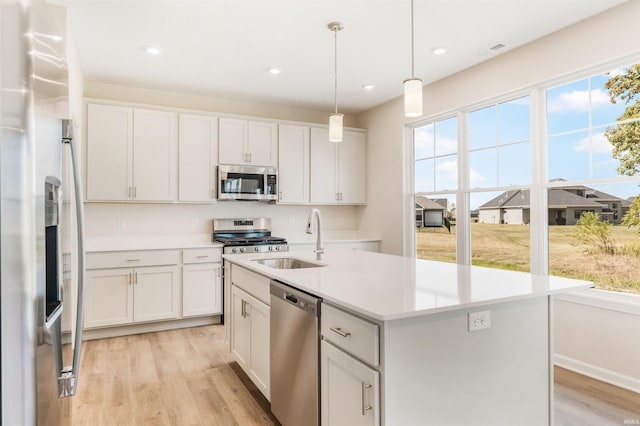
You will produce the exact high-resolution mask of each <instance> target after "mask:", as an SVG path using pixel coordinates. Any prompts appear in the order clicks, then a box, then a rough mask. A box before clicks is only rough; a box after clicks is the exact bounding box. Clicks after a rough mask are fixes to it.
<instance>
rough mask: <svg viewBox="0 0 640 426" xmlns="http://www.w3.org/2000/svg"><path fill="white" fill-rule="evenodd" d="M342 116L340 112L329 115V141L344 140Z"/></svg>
mask: <svg viewBox="0 0 640 426" xmlns="http://www.w3.org/2000/svg"><path fill="white" fill-rule="evenodd" d="M342 117H344V114H340V113H335V114H331V115H330V116H329V142H342Z"/></svg>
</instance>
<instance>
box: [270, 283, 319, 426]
mask: <svg viewBox="0 0 640 426" xmlns="http://www.w3.org/2000/svg"><path fill="white" fill-rule="evenodd" d="M321 302H322V299H319V298H317V297H315V296H312V295H310V294H307V293H304V292H302V291H300V290H297V289H294V288H292V287H289V286H287V285H285V284H282V283H280V282H277V281H271V322H270V323H271V326H270V341H271V344H270V350H271V352H270V359H271V364H270V367H271V371H270V373H271V412H273V414H274V415H275V416H276V418H277V419H278V420H279V421H280V423H282V425H283V426H298V425H305V426H306V425H318V424H320V422H319V421H320V409H319V407H320V392H319V382H320V376H319V371H320V369H319V365H320V364H319V351H318V339H319V325H320V321H319V320H320V303H321Z"/></svg>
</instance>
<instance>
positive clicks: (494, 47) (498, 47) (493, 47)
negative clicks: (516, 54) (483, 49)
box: [489, 43, 507, 52]
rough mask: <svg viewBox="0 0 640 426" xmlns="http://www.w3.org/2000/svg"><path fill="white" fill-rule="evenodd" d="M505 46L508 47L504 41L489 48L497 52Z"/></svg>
mask: <svg viewBox="0 0 640 426" xmlns="http://www.w3.org/2000/svg"><path fill="white" fill-rule="evenodd" d="M505 47H507V45H506V44H504V43H498V44H495V45H493V46H491V47H490V48H489V50H493V51H494V52H495V51H496V50H500V49H504V48H505Z"/></svg>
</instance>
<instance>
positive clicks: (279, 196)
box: [278, 191, 282, 201]
mask: <svg viewBox="0 0 640 426" xmlns="http://www.w3.org/2000/svg"><path fill="white" fill-rule="evenodd" d="M278 200H279V201H282V191H280V192H278Z"/></svg>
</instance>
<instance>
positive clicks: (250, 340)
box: [231, 285, 271, 399]
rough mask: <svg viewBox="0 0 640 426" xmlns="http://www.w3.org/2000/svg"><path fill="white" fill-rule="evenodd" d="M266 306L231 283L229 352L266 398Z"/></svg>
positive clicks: (267, 393) (267, 312)
mask: <svg viewBox="0 0 640 426" xmlns="http://www.w3.org/2000/svg"><path fill="white" fill-rule="evenodd" d="M269 315H270V307H269V306H268V305H267V304H265V303H263V302H261V301H260V300H258V299H256V298H255V297H253V296H252V295H250V294H249V293H247V292H246V291H244V290H242V289H241V288H239V287H237V286H235V285H232V286H231V321H232V327H231V352H232V354H233V356H234V358H235V359H236V361H237V362H238V365H240V367H242V369H243V370H244V371H245V373H247V375H248V376H249V378H250V379H251V380H252V381H253V383H254V384H255V385H256V387H257V388H258V389H260V391H261V392H262V393H263V394H264V396H265V397H266V398H267V399H270V397H271V396H270V385H269Z"/></svg>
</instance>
